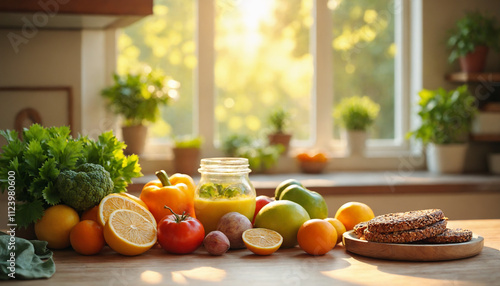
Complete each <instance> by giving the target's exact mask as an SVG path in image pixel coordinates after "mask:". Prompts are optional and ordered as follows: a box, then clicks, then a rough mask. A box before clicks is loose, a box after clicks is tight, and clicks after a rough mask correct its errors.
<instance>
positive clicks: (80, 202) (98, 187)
mask: <svg viewBox="0 0 500 286" xmlns="http://www.w3.org/2000/svg"><path fill="white" fill-rule="evenodd" d="M113 187H114V185H113V181H112V180H111V177H110V175H109V172H108V171H106V170H105V169H104V167H102V166H101V165H98V164H92V163H85V164H82V165H80V166H79V167H78V168H76V170H75V171H72V170H66V171H63V172H61V173H60V174H59V176H58V177H57V182H56V188H57V190H58V192H59V195H60V197H61V200H62V201H63V202H64V203H65V204H66V205H68V206H70V207H72V208H74V209H75V210H77V211H83V210H86V209H88V208H90V207H93V206H95V205H97V204H99V202H100V201H101V200H102V198H104V197H105V196H106V195H108V194H110V193H112V192H113Z"/></svg>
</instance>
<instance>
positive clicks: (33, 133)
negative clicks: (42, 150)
mask: <svg viewBox="0 0 500 286" xmlns="http://www.w3.org/2000/svg"><path fill="white" fill-rule="evenodd" d="M23 138H24V141H26V142H30V141H31V140H38V141H46V140H48V139H49V133H48V131H47V129H45V128H44V127H42V126H41V125H40V124H38V123H35V124H32V125H31V126H30V127H29V128H24V131H23Z"/></svg>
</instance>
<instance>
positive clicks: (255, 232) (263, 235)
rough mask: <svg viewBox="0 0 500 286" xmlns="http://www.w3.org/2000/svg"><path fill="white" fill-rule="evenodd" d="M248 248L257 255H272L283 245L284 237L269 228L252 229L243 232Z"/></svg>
mask: <svg viewBox="0 0 500 286" xmlns="http://www.w3.org/2000/svg"><path fill="white" fill-rule="evenodd" d="M242 238H243V242H244V243H245V245H246V247H247V248H248V249H249V250H250V251H251V252H253V253H255V254H257V255H270V254H273V253H274V252H276V250H278V248H280V246H281V244H282V243H283V237H282V236H281V234H279V233H278V232H277V231H274V230H271V229H267V228H251V229H247V230H245V231H244V232H243V235H242Z"/></svg>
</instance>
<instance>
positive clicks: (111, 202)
mask: <svg viewBox="0 0 500 286" xmlns="http://www.w3.org/2000/svg"><path fill="white" fill-rule="evenodd" d="M120 209H126V210H132V211H135V212H136V213H138V214H140V215H142V216H143V217H144V218H146V219H147V220H148V221H150V222H151V223H153V225H154V226H155V227H156V220H155V217H154V216H153V214H152V213H151V212H150V211H149V210H148V209H146V208H145V207H143V206H142V205H141V204H139V203H138V202H136V201H135V200H133V199H131V198H128V197H126V196H122V195H119V194H109V195H107V196H105V197H104V198H103V199H102V200H101V202H100V203H99V211H98V212H97V219H98V220H99V224H101V225H102V226H104V225H106V221H108V218H109V216H110V215H111V213H112V212H114V211H115V210H120Z"/></svg>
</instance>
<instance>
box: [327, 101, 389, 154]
mask: <svg viewBox="0 0 500 286" xmlns="http://www.w3.org/2000/svg"><path fill="white" fill-rule="evenodd" d="M379 111H380V105H378V104H377V103H375V102H373V101H372V100H371V99H370V98H369V97H367V96H363V97H360V96H352V97H347V98H344V99H342V100H341V101H340V103H339V104H338V105H337V106H336V107H335V109H334V112H333V116H334V118H335V119H337V120H338V121H339V124H340V126H342V127H343V128H344V131H345V136H346V139H347V153H348V154H349V155H351V156H361V155H363V154H364V151H365V143H366V138H367V129H368V128H369V127H370V126H372V125H373V122H374V121H375V119H376V118H377V116H378V113H379Z"/></svg>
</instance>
